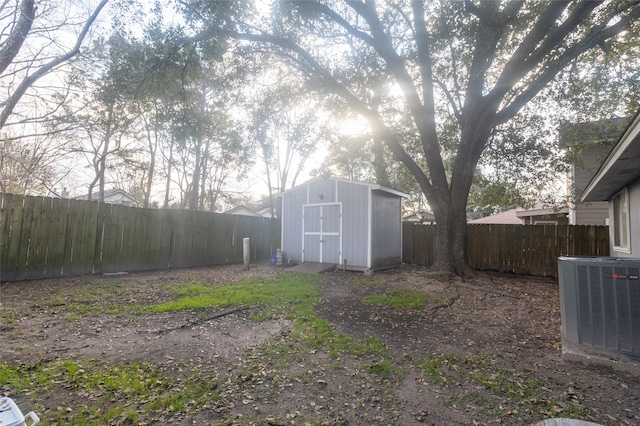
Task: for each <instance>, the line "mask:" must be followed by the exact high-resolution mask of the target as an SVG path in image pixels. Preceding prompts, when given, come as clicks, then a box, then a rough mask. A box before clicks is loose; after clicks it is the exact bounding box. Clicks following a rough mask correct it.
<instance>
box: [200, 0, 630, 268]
mask: <svg viewBox="0 0 640 426" xmlns="http://www.w3.org/2000/svg"><path fill="white" fill-rule="evenodd" d="M210 3H212V2H209V4H210ZM197 4H198V3H195V2H194V3H192V7H197ZM199 16H200V17H201V18H202V19H203V22H204V23H205V24H206V22H207V15H206V11H203V12H202V13H201V14H200V15H199ZM639 16H640V2H638V1H637V0H623V1H620V0H618V1H591V0H589V1H536V2H523V1H505V2H499V1H470V0H469V1H440V2H432V1H419V0H414V1H411V2H409V1H407V2H395V1H375V0H347V1H332V0H324V1H321V0H318V1H300V2H293V1H280V2H277V4H274V6H273V8H272V11H271V18H272V19H271V20H269V21H268V20H263V21H261V22H257V21H254V22H248V23H247V25H246V27H245V29H244V30H243V31H231V32H229V33H228V35H230V36H232V37H235V38H237V39H241V40H244V41H248V42H253V43H256V44H258V45H262V46H269V47H270V48H271V49H272V51H273V52H274V53H275V54H276V55H278V56H279V57H280V58H281V59H282V61H283V62H284V63H286V64H287V65H289V66H291V67H292V69H296V70H298V71H299V72H300V73H301V74H302V75H304V76H306V77H307V84H308V87H309V90H316V91H321V92H324V93H326V94H327V95H329V96H332V97H334V98H336V99H339V100H341V101H342V102H343V103H344V104H346V105H347V106H348V107H350V108H351V109H352V110H354V111H356V112H357V113H359V114H361V115H362V116H363V117H365V118H366V119H367V120H368V123H369V126H370V127H371V131H372V134H373V135H374V137H378V138H380V139H381V140H383V141H384V144H385V145H386V147H387V148H388V149H389V150H390V151H391V152H392V153H393V156H394V158H395V159H396V160H398V161H400V162H401V163H403V164H404V166H405V167H406V168H407V169H408V170H409V171H410V173H411V174H412V175H413V177H414V178H415V179H416V181H417V182H418V184H419V186H420V188H421V190H422V192H423V193H424V195H425V197H426V198H427V200H428V202H429V205H430V206H431V208H432V209H433V212H434V214H435V217H436V221H437V224H438V230H437V246H438V250H437V255H436V260H435V265H434V268H436V269H440V270H449V271H453V272H456V273H464V272H465V271H466V270H467V269H468V266H467V261H466V250H465V241H466V210H467V209H466V207H467V202H468V196H469V192H470V189H471V186H472V182H473V178H474V174H475V173H474V172H475V170H476V167H477V165H478V163H479V161H480V159H481V157H482V155H483V153H484V152H485V150H486V149H487V147H488V146H489V142H490V141H491V140H492V138H494V136H495V135H496V132H497V131H499V130H501V129H502V128H504V126H508V125H509V123H510V121H511V120H513V119H514V117H516V116H517V115H518V114H519V113H520V112H521V111H522V110H523V108H525V107H526V106H527V105H528V104H530V103H531V102H532V101H533V100H534V98H535V97H536V96H537V95H538V94H540V92H542V91H543V90H545V89H546V88H548V87H549V86H550V85H552V84H553V82H554V81H555V79H556V78H557V77H558V75H559V74H560V73H561V72H562V71H563V70H565V69H567V68H568V67H569V66H571V65H572V64H574V63H576V61H577V60H579V59H580V58H581V56H582V55H583V54H584V53H585V52H588V51H590V50H592V49H600V50H601V52H602V53H603V54H605V53H609V52H615V50H616V44H617V43H619V42H623V43H624V42H629V41H630V40H634V39H636V38H637V35H638V34H637V33H638V17H639ZM207 28H208V29H207V30H205V31H203V32H202V37H206V36H207V34H208V32H210V31H212V29H211V28H212V27H211V26H208V27H207ZM628 59H629V60H635V58H628ZM406 123H411V127H410V129H407V127H406ZM399 124H402V125H399ZM445 128H446V129H445ZM408 130H410V131H408ZM452 130H453V131H452ZM493 143H499V139H497V140H494V141H493ZM510 143H512V142H510Z"/></svg>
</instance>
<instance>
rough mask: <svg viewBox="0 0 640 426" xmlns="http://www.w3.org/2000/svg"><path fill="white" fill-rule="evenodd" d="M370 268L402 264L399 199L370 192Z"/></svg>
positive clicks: (377, 192)
mask: <svg viewBox="0 0 640 426" xmlns="http://www.w3.org/2000/svg"><path fill="white" fill-rule="evenodd" d="M371 207H372V209H371V237H372V244H371V267H373V268H378V267H383V266H390V265H399V264H400V263H402V222H401V220H400V218H399V217H398V212H399V211H401V209H402V201H401V199H400V198H399V197H393V196H389V195H387V194H386V193H383V192H379V191H372V204H371Z"/></svg>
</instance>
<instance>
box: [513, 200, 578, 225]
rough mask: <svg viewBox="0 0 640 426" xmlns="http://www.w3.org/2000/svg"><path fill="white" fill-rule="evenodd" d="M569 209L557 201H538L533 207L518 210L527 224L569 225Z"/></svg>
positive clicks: (519, 215) (520, 216)
mask: <svg viewBox="0 0 640 426" xmlns="http://www.w3.org/2000/svg"><path fill="white" fill-rule="evenodd" d="M568 214H569V209H568V208H567V207H563V206H560V205H557V204H555V203H537V204H536V205H535V206H534V207H533V208H530V209H527V210H517V211H516V216H518V218H519V219H521V220H522V221H523V223H524V224H525V225H568V224H569V218H568Z"/></svg>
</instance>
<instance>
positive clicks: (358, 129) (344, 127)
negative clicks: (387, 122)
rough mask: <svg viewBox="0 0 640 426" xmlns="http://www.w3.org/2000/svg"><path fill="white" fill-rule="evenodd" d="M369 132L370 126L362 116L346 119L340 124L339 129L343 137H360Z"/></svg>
mask: <svg viewBox="0 0 640 426" xmlns="http://www.w3.org/2000/svg"><path fill="white" fill-rule="evenodd" d="M369 130H370V129H369V124H368V123H367V121H366V120H365V119H364V118H362V117H360V116H358V117H355V118H346V119H344V120H342V121H341V122H340V124H339V127H338V131H339V132H340V135H342V136H358V135H362V134H366V133H369Z"/></svg>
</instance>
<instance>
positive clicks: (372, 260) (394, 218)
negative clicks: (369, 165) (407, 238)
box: [282, 178, 402, 270]
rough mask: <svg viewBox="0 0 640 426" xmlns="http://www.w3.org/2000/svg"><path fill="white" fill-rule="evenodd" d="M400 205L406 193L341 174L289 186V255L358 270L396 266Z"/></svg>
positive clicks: (285, 228) (285, 205)
mask: <svg viewBox="0 0 640 426" xmlns="http://www.w3.org/2000/svg"><path fill="white" fill-rule="evenodd" d="M401 206H402V193H398V192H396V191H393V190H389V189H386V188H382V187H379V186H378V185H371V184H366V183H361V182H351V181H346V180H342V179H322V178H318V179H314V180H312V181H309V182H307V183H305V184H302V185H300V186H298V187H295V188H293V189H290V190H289V191H286V192H285V193H284V194H283V198H282V250H283V252H284V255H285V258H287V259H291V260H293V261H296V262H305V261H307V262H308V261H310V262H318V261H320V262H323V263H336V264H339V265H343V266H345V267H346V268H347V269H355V270H367V269H375V268H379V267H385V266H395V265H398V264H400V263H401V259H402V229H401ZM374 239H375V240H374ZM374 241H375V243H374Z"/></svg>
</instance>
